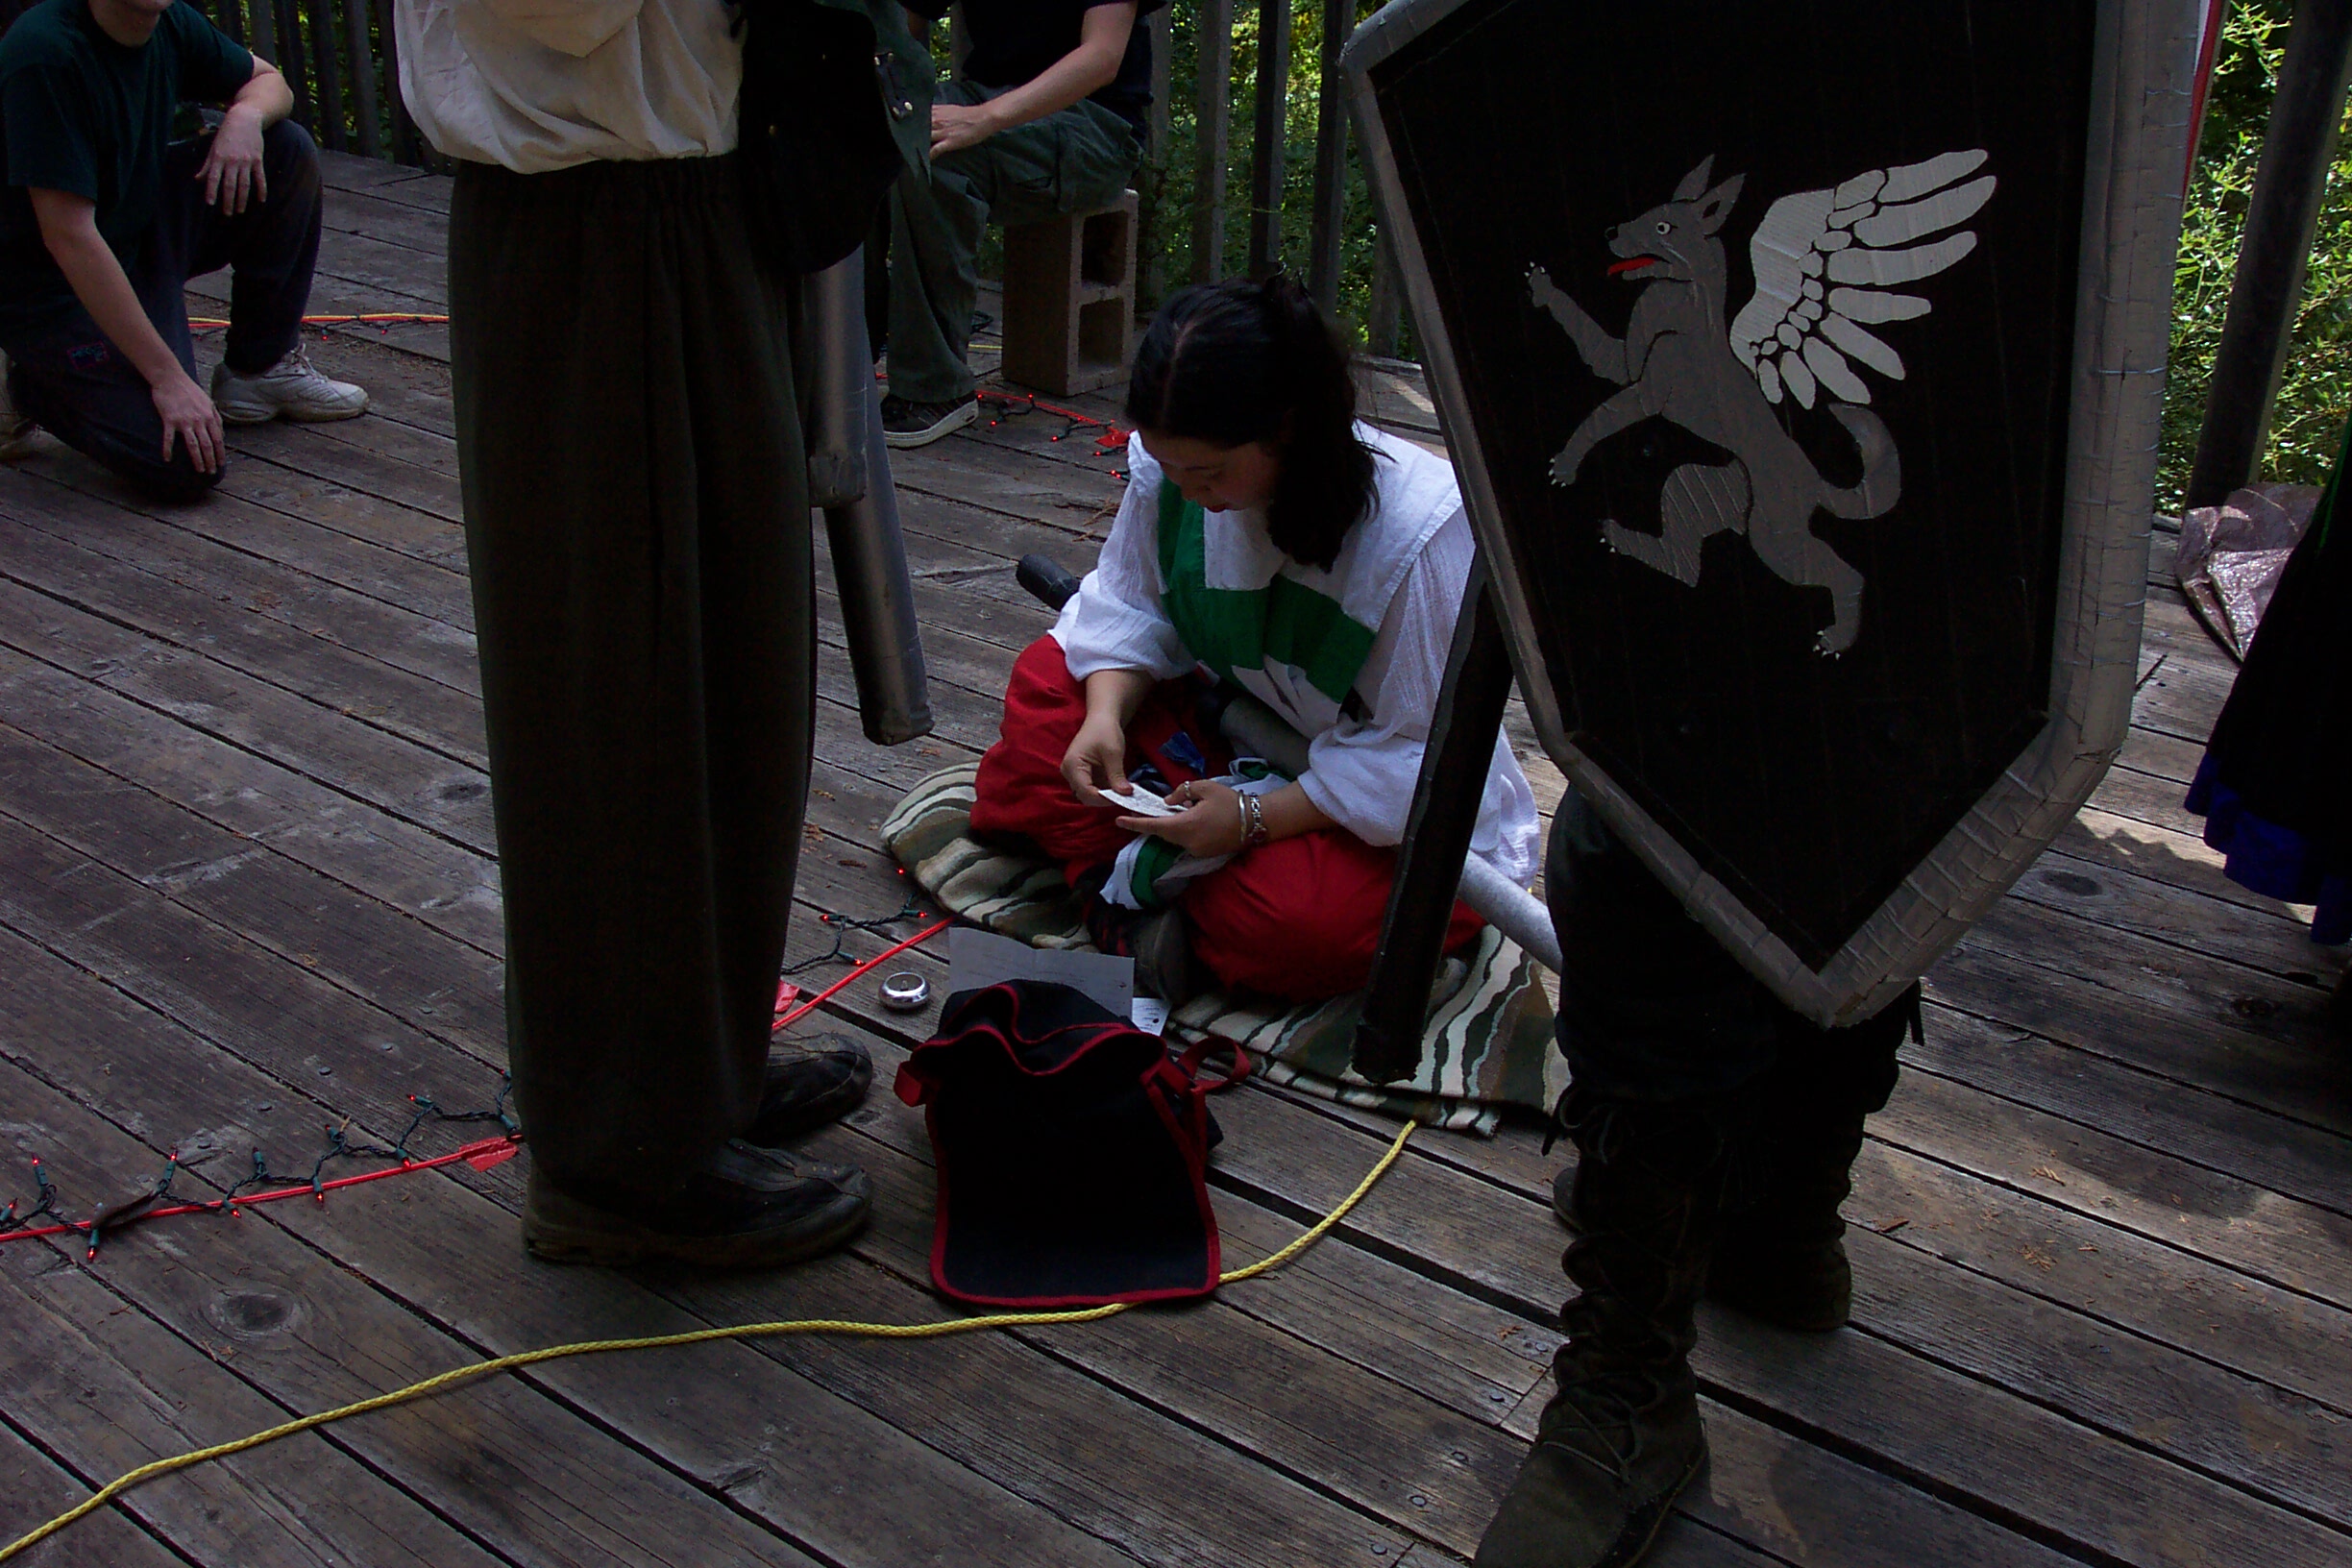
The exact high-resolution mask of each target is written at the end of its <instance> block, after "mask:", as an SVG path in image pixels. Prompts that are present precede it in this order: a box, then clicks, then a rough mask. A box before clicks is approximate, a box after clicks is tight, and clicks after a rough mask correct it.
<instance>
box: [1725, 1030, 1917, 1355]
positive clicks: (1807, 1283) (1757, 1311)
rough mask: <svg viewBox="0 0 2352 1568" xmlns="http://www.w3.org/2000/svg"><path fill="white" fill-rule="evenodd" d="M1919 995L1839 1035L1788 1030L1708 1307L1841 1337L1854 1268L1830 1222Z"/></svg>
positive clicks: (1838, 1228) (1881, 1101)
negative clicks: (1746, 1196) (1748, 1183)
mask: <svg viewBox="0 0 2352 1568" xmlns="http://www.w3.org/2000/svg"><path fill="white" fill-rule="evenodd" d="M1919 1007H1920V997H1919V990H1918V988H1917V987H1913V988H1912V990H1911V992H1910V994H1909V995H1907V996H1905V997H1903V998H1902V999H1900V1000H1899V1001H1897V1002H1895V1003H1894V1004H1893V1005H1892V1006H1890V1007H1888V1008H1886V1009H1885V1010H1884V1011H1882V1012H1880V1013H1878V1014H1877V1015H1875V1016H1874V1017H1870V1018H1866V1019H1864V1020H1863V1021H1862V1022H1860V1023H1857V1024H1853V1025H1851V1026H1850V1027H1848V1028H1844V1029H1827V1030H1824V1029H1814V1028H1811V1027H1810V1026H1796V1025H1793V1026H1792V1027H1791V1028H1790V1030H1789V1036H1790V1038H1789V1040H1788V1041H1787V1042H1786V1044H1785V1045H1784V1046H1783V1048H1782V1051H1781V1057H1780V1061H1779V1063H1778V1064H1777V1065H1776V1066H1775V1067H1774V1068H1773V1070H1772V1072H1771V1073H1770V1074H1768V1075H1767V1077H1766V1080H1765V1082H1764V1083H1763V1084H1761V1085H1760V1086H1758V1092H1759V1096H1760V1101H1761V1103H1760V1104H1759V1106H1758V1107H1757V1124H1756V1132H1755V1138H1754V1142H1753V1150H1754V1155H1755V1170H1754V1173H1753V1177H1752V1188H1751V1193H1750V1199H1751V1202H1750V1205H1749V1206H1748V1207H1746V1208H1745V1209H1743V1211H1742V1213H1741V1214H1740V1216H1739V1222H1738V1223H1737V1224H1735V1225H1732V1226H1730V1227H1728V1228H1727V1231H1726V1233H1725V1235H1724V1238H1723V1241H1722V1242H1721V1244H1720V1245H1718V1246H1717V1247H1716V1249H1715V1257H1714V1260H1713V1262H1712V1263H1711V1265H1710V1266H1709V1268H1708V1270H1707V1285H1706V1290H1707V1295H1708V1296H1709V1297H1711V1298H1713V1299H1714V1300H1716V1301H1719V1302H1721V1303H1722V1304H1723V1305H1725V1306H1727V1307H1729V1308H1731V1309H1732V1310H1733V1311H1740V1312H1745V1313H1746V1314H1748V1315H1749V1316H1750V1317H1753V1318H1756V1319H1759V1320H1761V1321H1763V1322H1766V1323H1770V1324H1772V1325H1774V1326H1775V1327H1776V1328H1782V1329H1793V1330H1797V1331H1799V1332H1801V1333H1809V1334H1826V1333H1828V1332H1829V1331H1831V1330H1832V1329H1837V1328H1842V1327H1844V1326H1845V1323H1846V1320H1847V1318H1848V1317H1849V1316H1850V1314H1851V1312H1852V1310H1853V1266H1852V1264H1851V1263H1850V1262H1848V1261H1847V1258H1846V1241H1845V1237H1846V1220H1845V1216H1844V1215H1843V1214H1841V1213H1839V1212H1838V1207H1839V1205H1841V1204H1843V1203H1844V1202H1845V1201H1846V1199H1847V1197H1848V1195H1849V1194H1850V1193H1851V1192H1852V1190H1853V1165H1854V1161H1855V1159H1856V1158H1857V1157H1859V1156H1860V1154H1861V1153H1862V1123H1863V1119H1864V1118H1865V1117H1867V1116H1869V1115H1871V1114H1872V1113H1874V1112H1876V1111H1882V1110H1884V1109H1885V1108H1886V1103H1887V1098H1888V1096H1890V1095H1891V1094H1893V1093H1894V1091H1895V1078H1896V1074H1897V1073H1898V1071H1899V1070H1900V1069H1899V1064H1898V1062H1897V1060H1896V1053H1897V1051H1898V1050H1899V1049H1900V1047H1901V1045H1902V1039H1903V1036H1904V1034H1905V1033H1906V1032H1908V1033H1910V1034H1911V1035H1913V1036H1914V1037H1915V1038H1916V1037H1917V1036H1918V1035H1919V1032H1920V1011H1919Z"/></svg>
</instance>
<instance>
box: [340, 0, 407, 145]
mask: <svg viewBox="0 0 2352 1568" xmlns="http://www.w3.org/2000/svg"><path fill="white" fill-rule="evenodd" d="M369 9H370V8H369V4H368V0H343V33H344V38H345V48H346V50H347V52H348V53H349V55H350V57H351V76H352V123H353V126H354V128H355V130H356V131H357V133H358V137H357V139H358V144H359V153H360V156H361V157H363V158H381V157H383V128H382V127H381V126H380V125H379V124H378V123H377V119H376V114H377V105H376V52H375V50H374V49H373V48H371V47H370V46H369V43H368V11H369ZM392 90H393V91H395V92H398V91H399V90H400V88H399V86H398V85H397V84H396V85H395V86H394V87H393V89H392Z"/></svg>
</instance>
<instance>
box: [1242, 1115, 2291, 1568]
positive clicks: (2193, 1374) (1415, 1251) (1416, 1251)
mask: <svg viewBox="0 0 2352 1568" xmlns="http://www.w3.org/2000/svg"><path fill="white" fill-rule="evenodd" d="M1241 1109H1242V1108H1241V1107H1239V1106H1237V1107H1236V1110H1237V1114H1238V1112H1239V1111H1240V1110H1241ZM1228 1120H1229V1124H1230V1123H1231V1122H1232V1120H1233V1118H1228ZM1236 1141H1237V1143H1240V1144H1242V1146H1243V1147H1244V1148H1245V1149H1246V1148H1248V1147H1249V1146H1251V1144H1250V1143H1249V1142H1247V1141H1245V1140H1243V1139H1239V1138H1238V1137H1237V1139H1236ZM1260 1141H1264V1140H1260ZM1271 1141H1274V1142H1277V1143H1280V1144H1282V1145H1283V1146H1285V1147H1287V1146H1289V1145H1290V1144H1292V1143H1294V1142H1295V1141H1296V1138H1295V1136H1291V1137H1287V1138H1282V1139H1272V1140H1271ZM1450 1141H1452V1142H1453V1143H1455V1144H1456V1145H1461V1144H1463V1143H1465V1142H1466V1141H1467V1140H1450ZM1440 1206H1441V1205H1440V1204H1439V1203H1438V1202H1437V1201H1435V1200H1433V1201H1432V1202H1430V1203H1426V1204H1421V1205H1417V1206H1415V1207H1416V1209H1417V1210H1420V1211H1426V1210H1428V1209H1431V1208H1436V1207H1440ZM1488 1234H1492V1230H1491V1227H1490V1228H1489V1232H1488ZM1398 1240H1399V1241H1400V1243H1401V1244H1400V1245H1399V1246H1398V1247H1397V1249H1396V1252H1395V1254H1393V1255H1397V1256H1417V1257H1419V1258H1420V1259H1422V1260H1424V1261H1434V1260H1439V1259H1445V1258H1448V1257H1454V1256H1458V1249H1456V1250H1455V1251H1454V1252H1449V1250H1448V1249H1446V1248H1444V1247H1441V1246H1438V1245H1434V1244H1430V1243H1429V1242H1428V1241H1427V1240H1426V1238H1421V1239H1416V1240H1412V1241H1405V1240H1403V1238H1402V1237H1399V1238H1398ZM1555 1244H1556V1243H1555ZM1936 1283H1938V1284H1940V1285H1941V1286H1942V1290H1943V1294H1942V1298H1941V1300H1939V1301H1936V1302H1935V1306H1936V1310H1938V1311H1946V1312H1949V1313H1952V1314H1954V1315H1953V1317H1952V1321H1953V1322H1954V1323H1958V1324H1966V1323H1967V1322H1969V1321H1971V1320H1972V1314H1974V1313H1976V1312H1977V1311H1978V1309H1979V1307H1981V1306H1982V1305H1984V1304H1982V1303H1976V1302H1973V1301H1972V1291H1971V1290H1970V1289H1969V1288H1967V1287H1966V1286H1962V1285H1959V1284H1957V1283H1956V1282H1952V1281H1949V1280H1945V1281H1941V1282H1936ZM1919 1287H1920V1286H1919V1285H1918V1283H1917V1282H1914V1285H1913V1288H1915V1289H1916V1288H1919ZM1930 1299H1933V1298H1932V1297H1931V1298H1930ZM2011 1310H2013V1311H2016V1310H2024V1311H2028V1312H2030V1311H2031V1307H2030V1304H2016V1303H2013V1304H2012V1308H2011ZM1994 1316H1995V1317H1996V1318H1998V1316H1999V1313H1998V1312H1996V1313H1995V1314H1994ZM1871 1326H1872V1329H1873V1332H1883V1331H1882V1326H1881V1325H1879V1324H1877V1323H1873V1324H1872V1325H1871ZM2082 1332H2087V1333H2089V1334H2090V1335H2092V1336H2093V1337H2096V1331H2095V1328H2093V1327H2091V1326H2089V1325H2084V1326H2083V1329H2082ZM2024 1342H2025V1343H2030V1340H2027V1341H2024ZM2012 1343H2014V1341H2013V1342H2012ZM1931 1348H1933V1349H1936V1350H1937V1352H1938V1353H1939V1354H1941V1353H1943V1352H1944V1351H1945V1350H1947V1349H1948V1347H1931ZM2001 1348H2002V1349H2003V1350H2007V1349H2009V1348H2010V1345H2009V1344H2004V1346H2003V1347H2001ZM2110 1354H2111V1357H2112V1352H2111V1353H2110ZM2123 1359H2124V1360H2126V1361H2127V1362H2132V1361H2133V1357H2132V1356H2130V1355H2126V1356H2125V1357H2124V1358H2123ZM2141 1360H2144V1361H2145V1362H2146V1363H2147V1364H2148V1366H2149V1367H2151V1368H2153V1370H2150V1371H2147V1372H2146V1375H2145V1377H2144V1378H2143V1379H2142V1381H2141V1384H2137V1385H2135V1384H2130V1382H2129V1380H2123V1381H2124V1382H2125V1384H2126V1385H2125V1386H2123V1387H2121V1388H2119V1390H2117V1391H2116V1392H2115V1393H2114V1394H2113V1395H2112V1396H2111V1397H2112V1403H2113V1408H2115V1409H2120V1410H2123V1411H2127V1412H2129V1414H2130V1416H2131V1419H2132V1424H2131V1426H2129V1427H2127V1428H2125V1429H2122V1434H2124V1435H2127V1436H2128V1435H2132V1434H2133V1433H2136V1432H2137V1429H2138V1427H2139V1426H2141V1425H2144V1424H2148V1423H2150V1422H2162V1421H2167V1420H2171V1419H2173V1418H2175V1417H2176V1415H2177V1407H2176V1406H2170V1405H2167V1404H2166V1403H2165V1395H2164V1394H2163V1392H2162V1390H2164V1389H2166V1388H2171V1387H2177V1386H2178V1385H2179V1384H2183V1383H2185V1384H2189V1385H2193V1386H2195V1385H2199V1384H2200V1383H2201V1380H2202V1379H2203V1373H2202V1371H2201V1369H2199V1368H2197V1367H2195V1366H2193V1365H2185V1364H2184V1363H2183V1362H2182V1361H2181V1360H2180V1358H2178V1357H2177V1356H2175V1355H2171V1354H2169V1353H2166V1352H2148V1353H2144V1354H2143V1355H2142V1357H2141ZM2133 1364H2134V1366H2135V1368H2137V1367H2138V1363H2137V1362H2134V1363H2133ZM2019 1378H2020V1384H2019V1388H2018V1391H2020V1392H2021V1393H2024V1394H2026V1395H2027V1396H2028V1397H2032V1398H2039V1397H2040V1392H2041V1389H2042V1384H2041V1383H2040V1382H2039V1381H2036V1379H2035V1378H2034V1377H2032V1376H2028V1375H2025V1374H2023V1373H2021V1374H2019ZM2148 1384H2152V1385H2153V1387H2154V1390H2155V1391H2151V1388H2150V1387H2149V1386H2147V1385H2148ZM2222 1386H2223V1387H2225V1388H2232V1389H2234V1391H2235V1392H2236V1393H2237V1394H2239V1395H2241V1396H2243V1397H2242V1398H2240V1399H2237V1400H2235V1401H2233V1403H2236V1404H2246V1403H2247V1401H2249V1400H2250V1401H2252V1402H2253V1404H2254V1405H2257V1406H2259V1405H2262V1404H2264V1403H2268V1404H2269V1405H2271V1406H2273V1407H2278V1408H2285V1409H2292V1408H2293V1405H2294V1401H2293V1400H2291V1399H2288V1400H2284V1401H2282V1400H2280V1399H2278V1397H2277V1396H2276V1395H2273V1394H2269V1393H2268V1392H2267V1391H2266V1390H2265V1389H2262V1388H2261V1387H2259V1386H2246V1385H2243V1384H2236V1385H2233V1384H2228V1382H2227V1380H2222ZM1750 1397H1752V1395H1751V1396H1750ZM1804 1419H1806V1420H1808V1421H1811V1420H1815V1419H1818V1417H1817V1416H1815V1415H1812V1414H1809V1413H1808V1414H1806V1415H1805V1416H1804ZM2282 1430H2286V1431H2290V1432H2292V1431H2294V1426H2293V1422H2292V1421H2291V1420H2289V1421H2287V1422H2285V1423H2283V1424H2282ZM2332 1430H2333V1427H2332V1418H2328V1419H2323V1420H2321V1421H2320V1422H2319V1436H2320V1438H2325V1437H2326V1435H2327V1433H2329V1432H2331V1431H2332ZM2300 1435H2301V1436H2302V1437H2303V1438H2304V1439H2305V1440H2304V1444H2303V1447H2302V1449H2301V1451H2300V1454H2299V1456H2298V1458H2296V1459H2295V1460H2288V1461H2275V1462H2277V1463H2279V1464H2281V1465H2283V1466H2284V1467H2285V1468H2286V1469H2287V1471H2288V1472H2289V1474H2290V1475H2291V1477H2293V1478H2294V1479H2295V1483H2296V1484H2297V1485H2300V1486H2302V1487H2303V1488H2304V1489H2305V1491H2306V1492H2307V1493H2312V1492H2320V1493H2324V1492H2325V1489H2326V1488H2327V1487H2328V1486H2330V1485H2332V1484H2333V1483H2332V1482H2331V1481H2330V1480H2329V1472H2328V1471H2327V1469H2326V1467H2325V1465H2324V1463H2321V1464H2316V1465H2309V1466H2308V1467H2307V1468H2305V1469H2302V1470H2297V1469H2296V1466H2298V1465H2305V1464H2306V1461H2308V1460H2309V1458H2310V1456H2311V1455H2312V1454H2314V1453H2317V1454H2319V1455H2321V1456H2324V1454H2325V1453H2326V1452H2327V1443H2326V1442H2325V1441H2315V1440H2314V1439H2313V1437H2312V1433H2311V1432H2310V1431H2309V1430H2308V1423H2307V1427H2306V1430H2304V1431H2303V1432H2302V1433H2300ZM2222 1440H2223V1441H2226V1436H2225V1437H2224V1439H2222ZM2249 1441H2251V1440H2249ZM2190 1446H2191V1447H2192V1448H2193V1447H2194V1445H2190ZM2198 1457H2199V1458H2211V1457H2212V1456H2209V1455H2200V1456H2198ZM2236 1462H2240V1463H2241V1464H2242V1465H2243V1466H2245V1467H2248V1468H2249V1469H2257V1470H2258V1469H2260V1468H2261V1467H2263V1466H2265V1465H2269V1464H2272V1463H2273V1462H2274V1461H2273V1460H2272V1459H2271V1458H2268V1457H2267V1456H2265V1455H2260V1454H2249V1455H2242V1456H2240V1457H2239V1459H2238V1460H2237V1461H2236ZM2158 1560H2162V1559H2158Z"/></svg>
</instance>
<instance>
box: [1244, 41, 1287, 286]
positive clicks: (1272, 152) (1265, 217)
mask: <svg viewBox="0 0 2352 1568" xmlns="http://www.w3.org/2000/svg"><path fill="white" fill-rule="evenodd" d="M1289 96H1290V0H1258V116H1257V127H1256V131H1255V134H1254V135H1253V136H1252V144H1251V147H1250V239H1249V275H1250V276H1251V277H1252V278H1259V279H1263V278H1270V277H1272V276H1273V275H1274V274H1275V273H1277V272H1279V271H1281V270H1282V260H1283V255H1282V239H1283V235H1282V205H1283V155H1284V153H1285V152H1286V150H1287V149H1286V146H1285V142H1286V138H1287V136H1288V133H1289V128H1288V126H1287V125H1286V123H1285V122H1286V116H1285V113H1284V110H1285V109H1286V106H1287V102H1288V99H1289Z"/></svg>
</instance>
